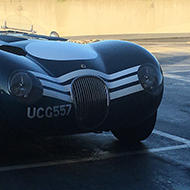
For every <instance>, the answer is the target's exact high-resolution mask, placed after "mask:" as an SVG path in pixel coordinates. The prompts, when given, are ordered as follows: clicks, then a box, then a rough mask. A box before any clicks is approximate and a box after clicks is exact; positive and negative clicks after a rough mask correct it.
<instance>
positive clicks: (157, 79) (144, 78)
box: [138, 64, 163, 95]
mask: <svg viewBox="0 0 190 190" xmlns="http://www.w3.org/2000/svg"><path fill="white" fill-rule="evenodd" d="M138 77H139V81H140V84H141V85H142V87H143V88H144V90H145V91H146V92H148V93H149V94H153V95H157V94H159V93H160V92H161V90H162V80H163V77H162V73H161V70H160V69H158V68H157V67H156V66H154V65H152V64H145V65H142V66H141V67H140V68H139V71H138Z"/></svg>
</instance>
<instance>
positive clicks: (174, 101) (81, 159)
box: [0, 38, 190, 190]
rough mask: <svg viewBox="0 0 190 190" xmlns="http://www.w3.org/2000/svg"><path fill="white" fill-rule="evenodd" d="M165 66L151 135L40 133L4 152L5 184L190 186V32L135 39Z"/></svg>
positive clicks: (0, 183)
mask: <svg viewBox="0 0 190 190" xmlns="http://www.w3.org/2000/svg"><path fill="white" fill-rule="evenodd" d="M133 41H135V43H138V44H140V45H142V46H143V47H145V48H146V49H148V50H149V51H150V52H152V53H153V54H154V55H155V56H156V57H157V59H158V60H159V62H160V63H161V66H162V68H163V73H164V76H165V78H164V83H165V89H164V95H163V100H162V103H161V105H160V107H159V110H158V119H157V123H156V126H155V130H154V131H153V133H152V134H151V136H150V137H149V138H148V139H146V140H144V141H142V142H141V143H139V144H138V145H136V146H134V147H133V146H129V147H126V146H124V145H122V144H121V143H120V142H119V141H118V140H117V139H116V138H115V137H114V136H113V135H112V134H111V133H110V132H104V133H101V134H94V133H89V134H82V135H71V136H66V137H59V138H47V139H41V140H39V141H38V142H35V143H31V144H24V143H23V144H22V146H19V147H17V148H16V149H13V150H10V151H8V152H7V153H6V154H1V157H0V190H17V189H18V190H21V189H25V190H28V189H29V190H45V189H46V190H59V189H60V190H63V189H64V190H75V189H77V190H82V189H83V190H97V189H99V190H101V189H102V190H112V189H113V190H115V189H118V190H126V189H132V190H133V189H135V190H136V189H137V190H141V189H142V190H144V189H146V190H147V189H154V190H156V189H161V190H164V189H170V190H188V189H190V125H189V122H190V43H189V38H183V39H181V40H180V39H179V38H178V39H177V40H174V39H170V40H168V39H167V38H165V39H154V40H138V39H136V40H133Z"/></svg>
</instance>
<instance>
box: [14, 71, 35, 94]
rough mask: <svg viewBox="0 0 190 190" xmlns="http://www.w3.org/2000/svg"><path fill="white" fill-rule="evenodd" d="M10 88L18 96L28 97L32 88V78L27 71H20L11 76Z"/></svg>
mask: <svg viewBox="0 0 190 190" xmlns="http://www.w3.org/2000/svg"><path fill="white" fill-rule="evenodd" d="M10 90H11V92H12V93H13V94H14V95H15V96H17V97H25V98H27V97H28V95H29V93H30V92H31V90H32V79H31V78H30V76H29V75H28V74H27V73H25V72H18V73H16V74H14V75H13V76H12V77H11V80H10Z"/></svg>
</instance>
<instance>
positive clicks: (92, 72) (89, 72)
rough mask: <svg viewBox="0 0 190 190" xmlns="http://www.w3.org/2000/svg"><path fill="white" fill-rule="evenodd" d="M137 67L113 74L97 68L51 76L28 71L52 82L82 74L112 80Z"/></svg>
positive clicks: (61, 81) (135, 70)
mask: <svg viewBox="0 0 190 190" xmlns="http://www.w3.org/2000/svg"><path fill="white" fill-rule="evenodd" d="M139 67H140V65H138V66H135V67H131V68H129V69H125V70H122V71H118V72H116V73H113V74H106V73H103V72H100V71H97V70H93V69H80V70H76V71H72V72H70V73H67V74H64V75H62V76H60V77H51V76H48V75H45V74H42V73H38V72H34V71H30V72H31V73H33V74H34V75H35V76H36V77H39V78H42V79H45V80H50V81H52V82H57V83H63V82H66V81H68V80H71V79H73V78H75V77H79V76H84V75H94V76H100V77H102V78H104V79H106V80H114V79H117V78H120V77H122V76H125V75H128V74H131V73H135V72H137V71H138V69H139Z"/></svg>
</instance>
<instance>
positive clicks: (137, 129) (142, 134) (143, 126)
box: [112, 111, 157, 144]
mask: <svg viewBox="0 0 190 190" xmlns="http://www.w3.org/2000/svg"><path fill="white" fill-rule="evenodd" d="M156 117H157V111H156V112H155V113H154V114H153V115H152V116H151V117H150V118H148V119H147V120H145V121H144V122H142V123H140V124H138V125H135V126H131V127H128V128H119V129H113V130H112V133H113V135H114V136H115V137H116V138H117V139H118V140H119V141H121V142H123V143H127V144H135V143H138V142H140V141H142V140H145V139H146V138H147V137H149V135H150V134H151V132H152V131H153V129H154V126H155V122H156Z"/></svg>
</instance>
